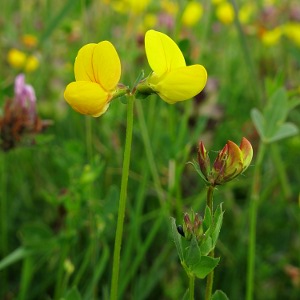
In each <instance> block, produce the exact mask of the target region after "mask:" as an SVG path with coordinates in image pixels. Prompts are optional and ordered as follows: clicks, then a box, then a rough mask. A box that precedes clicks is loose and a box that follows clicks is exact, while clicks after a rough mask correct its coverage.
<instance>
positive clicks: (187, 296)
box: [182, 289, 190, 300]
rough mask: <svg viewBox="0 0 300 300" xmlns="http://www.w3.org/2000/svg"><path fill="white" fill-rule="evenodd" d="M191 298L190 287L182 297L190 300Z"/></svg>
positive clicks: (184, 299) (183, 299)
mask: <svg viewBox="0 0 300 300" xmlns="http://www.w3.org/2000/svg"><path fill="white" fill-rule="evenodd" d="M189 298H190V293H189V289H187V290H186V291H185V293H184V295H183V297H182V300H189Z"/></svg>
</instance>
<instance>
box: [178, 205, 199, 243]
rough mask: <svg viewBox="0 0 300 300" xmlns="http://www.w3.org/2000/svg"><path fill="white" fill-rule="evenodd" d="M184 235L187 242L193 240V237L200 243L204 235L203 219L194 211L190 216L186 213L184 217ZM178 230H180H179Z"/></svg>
mask: <svg viewBox="0 0 300 300" xmlns="http://www.w3.org/2000/svg"><path fill="white" fill-rule="evenodd" d="M183 221H184V223H183V228H182V230H183V234H182V233H180V232H179V233H180V234H181V235H183V236H184V237H185V238H186V239H187V240H189V241H190V240H191V239H192V237H193V236H195V237H196V239H197V240H198V241H199V240H200V239H201V237H202V234H203V228H202V218H201V217H200V216H199V214H198V213H194V212H193V211H192V212H191V214H190V215H189V214H188V213H185V214H184V216H183ZM177 230H178V228H177Z"/></svg>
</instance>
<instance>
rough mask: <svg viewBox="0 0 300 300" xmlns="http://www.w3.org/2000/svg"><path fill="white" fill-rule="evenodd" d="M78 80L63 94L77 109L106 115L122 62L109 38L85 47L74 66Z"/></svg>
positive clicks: (95, 115)
mask: <svg viewBox="0 0 300 300" xmlns="http://www.w3.org/2000/svg"><path fill="white" fill-rule="evenodd" d="M74 73H75V80H76V81H74V82H71V83H70V84H69V85H68V86H67V87H66V90H65V93H64V97H65V99H66V101H67V102H68V103H69V104H70V105H71V107H72V108H73V109H74V110H76V111H77V112H79V113H81V114H85V115H91V116H93V117H99V116H101V115H102V114H104V113H105V112H106V110H107V108H108V106H109V103H110V101H111V100H112V99H113V97H114V94H115V93H117V84H118V82H119V80H120V76H121V63H120V59H119V56H118V53H117V51H116V49H115V47H114V46H113V45H112V44H111V43H110V42H108V41H103V42H100V43H98V44H94V43H91V44H87V45H85V46H83V47H82V48H81V49H80V50H79V52H78V55H77V57H76V60H75V65H74Z"/></svg>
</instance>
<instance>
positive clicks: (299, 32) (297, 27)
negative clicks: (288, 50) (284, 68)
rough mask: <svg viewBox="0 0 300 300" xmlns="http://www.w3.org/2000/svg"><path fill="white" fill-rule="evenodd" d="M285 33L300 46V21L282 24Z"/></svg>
mask: <svg viewBox="0 0 300 300" xmlns="http://www.w3.org/2000/svg"><path fill="white" fill-rule="evenodd" d="M282 30H283V33H284V35H285V36H286V37H287V38H289V39H290V40H291V41H292V42H294V43H295V44H296V45H297V46H298V47H300V23H296V22H290V23H287V24H284V25H282Z"/></svg>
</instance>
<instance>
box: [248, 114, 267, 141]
mask: <svg viewBox="0 0 300 300" xmlns="http://www.w3.org/2000/svg"><path fill="white" fill-rule="evenodd" d="M251 119H252V122H253V123H254V126H255V128H256V130H257V132H258V134H259V136H260V138H261V139H262V140H264V139H265V133H264V126H265V119H264V117H263V115H262V113H261V112H260V111H259V110H258V109H257V108H253V109H252V110H251Z"/></svg>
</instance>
